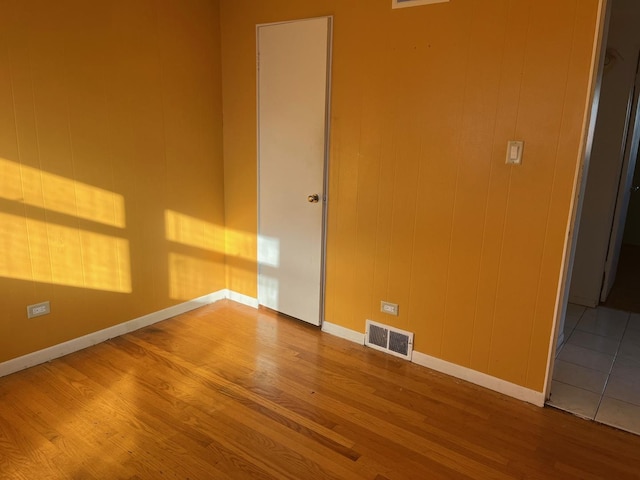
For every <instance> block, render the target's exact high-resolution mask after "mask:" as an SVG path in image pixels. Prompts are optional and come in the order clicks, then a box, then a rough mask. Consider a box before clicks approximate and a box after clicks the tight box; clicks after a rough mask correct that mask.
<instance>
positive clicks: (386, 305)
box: [380, 301, 398, 317]
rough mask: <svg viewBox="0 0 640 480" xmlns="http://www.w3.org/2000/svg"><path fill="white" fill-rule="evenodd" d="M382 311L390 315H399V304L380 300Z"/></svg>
mask: <svg viewBox="0 0 640 480" xmlns="http://www.w3.org/2000/svg"><path fill="white" fill-rule="evenodd" d="M380 311H381V312H382V313H387V314H389V315H395V316H396V317H397V316H398V304H397V303H391V302H384V301H383V302H380Z"/></svg>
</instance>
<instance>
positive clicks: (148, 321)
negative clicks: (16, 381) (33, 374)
mask: <svg viewBox="0 0 640 480" xmlns="http://www.w3.org/2000/svg"><path fill="white" fill-rule="evenodd" d="M227 298H228V299H230V300H233V301H236V302H238V303H242V304H245V305H249V306H254V304H255V307H257V306H258V300H257V299H252V298H251V297H248V296H246V295H242V294H240V293H236V292H231V291H229V290H227V289H223V290H218V291H217V292H214V293H210V294H208V295H204V296H202V297H199V298H196V299H193V300H189V301H188V302H184V303H180V304H178V305H174V306H172V307H169V308H165V309H164V310H160V311H158V312H153V313H150V314H148V315H144V316H142V317H139V318H135V319H133V320H129V321H128V322H124V323H120V324H118V325H114V326H113V327H109V328H105V329H104V330H99V331H97V332H93V333H90V334H88V335H84V336H82V337H78V338H74V339H73V340H69V341H68V342H64V343H59V344H58V345H54V346H52V347H49V348H45V349H43V350H38V351H37V352H33V353H29V354H27V355H23V356H22V357H18V358H13V359H11V360H7V361H6V362H3V363H0V377H4V376H5V375H10V374H12V373H14V372H18V371H20V370H24V369H25V368H29V367H33V366H34V365H38V364H40V363H44V362H48V361H50V360H53V359H55V358H59V357H62V356H64V355H68V354H69V353H73V352H77V351H78V350H82V349H84V348H87V347H91V346H93V345H96V344H98V343H101V342H104V341H106V340H109V339H111V338H114V337H118V336H120V335H124V334H125V333H129V332H133V331H134V330H138V329H140V328H143V327H147V326H149V325H153V324H154V323H158V322H161V321H163V320H167V319H169V318H171V317H175V316H176V315H180V314H182V313H186V312H189V311H191V310H195V309H196V308H200V307H203V306H205V305H209V304H211V303H215V302H217V301H219V300H224V299H227Z"/></svg>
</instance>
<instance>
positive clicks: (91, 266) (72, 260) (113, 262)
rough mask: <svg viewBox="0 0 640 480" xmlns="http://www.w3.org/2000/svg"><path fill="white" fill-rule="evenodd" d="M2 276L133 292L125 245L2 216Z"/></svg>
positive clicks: (121, 241) (112, 239)
mask: <svg viewBox="0 0 640 480" xmlns="http://www.w3.org/2000/svg"><path fill="white" fill-rule="evenodd" d="M0 250H1V251H2V252H3V253H5V254H3V255H0V276H2V277H6V278H12V279H16V280H30V281H36V282H43V283H52V284H55V285H65V286H72V287H81V288H89V289H93V290H104V291H109V292H123V293H130V292H131V271H130V266H129V265H130V263H129V260H130V254H129V242H128V241H127V240H125V239H123V238H118V237H112V236H108V235H101V234H98V233H93V232H88V231H85V230H78V229H75V228H69V227H64V226H61V225H52V224H48V223H45V222H41V221H38V220H33V219H28V218H24V217H18V216H15V215H10V214H6V213H1V212H0Z"/></svg>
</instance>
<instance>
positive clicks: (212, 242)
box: [164, 210, 224, 253]
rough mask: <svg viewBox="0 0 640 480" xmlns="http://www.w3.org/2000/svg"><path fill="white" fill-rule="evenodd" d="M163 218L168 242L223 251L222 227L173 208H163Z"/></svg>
mask: <svg viewBox="0 0 640 480" xmlns="http://www.w3.org/2000/svg"><path fill="white" fill-rule="evenodd" d="M164 219H165V233H166V237H167V240H169V241H170V242H176V243H180V244H182V245H188V246H190V247H196V248H201V249H203V250H208V251H210V252H218V253H224V227H221V226H217V225H214V224H213V223H209V222H205V221H204V220H200V219H199V218H195V217H190V216H189V215H184V214H183V213H178V212H176V211H173V210H165V212H164Z"/></svg>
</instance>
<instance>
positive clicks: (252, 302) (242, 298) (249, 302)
mask: <svg viewBox="0 0 640 480" xmlns="http://www.w3.org/2000/svg"><path fill="white" fill-rule="evenodd" d="M225 292H226V294H227V298H228V299H229V300H233V301H234V302H238V303H241V304H242V305H246V306H247V307H252V308H258V299H257V298H253V297H249V296H248V295H243V294H242V293H238V292H234V291H233V290H225Z"/></svg>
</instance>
